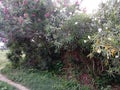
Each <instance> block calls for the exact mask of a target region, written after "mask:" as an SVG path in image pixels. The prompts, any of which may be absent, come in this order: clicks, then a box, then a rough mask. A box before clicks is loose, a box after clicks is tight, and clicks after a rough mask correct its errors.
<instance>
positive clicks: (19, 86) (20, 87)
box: [0, 74, 29, 90]
mask: <svg viewBox="0 0 120 90" xmlns="http://www.w3.org/2000/svg"><path fill="white" fill-rule="evenodd" d="M0 81H3V82H6V83H7V84H9V85H11V86H13V87H15V88H16V89H18V90H29V89H28V88H26V87H24V86H22V85H21V84H18V83H15V82H13V81H12V80H9V79H8V78H6V77H5V76H4V75H2V74H0Z"/></svg>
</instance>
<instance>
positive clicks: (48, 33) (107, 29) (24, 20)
mask: <svg viewBox="0 0 120 90" xmlns="http://www.w3.org/2000/svg"><path fill="white" fill-rule="evenodd" d="M2 3H3V5H4V8H2V9H1V12H2V14H1V17H2V18H3V20H4V21H2V24H4V27H3V29H5V31H6V32H7V33H8V37H9V38H8V44H7V46H8V48H9V49H10V52H9V53H8V55H7V56H8V59H9V60H10V61H11V63H12V66H13V67H14V68H21V67H22V68H23V67H24V68H26V67H27V68H28V69H33V70H34V69H35V70H36V69H37V70H43V71H44V70H47V71H49V72H52V73H53V72H54V73H56V74H59V75H66V79H68V80H71V79H75V78H76V79H77V80H78V81H79V82H80V84H83V85H88V86H89V87H90V88H92V89H96V88H97V89H98V88H100V89H101V88H104V87H106V86H108V85H110V86H111V87H112V86H114V85H118V86H119V83H120V80H119V78H120V65H119V64H120V57H119V56H120V55H119V53H120V25H119V24H120V22H119V20H120V18H119V16H120V15H119V13H120V11H119V7H120V5H119V4H120V1H119V0H114V1H112V0H108V2H106V3H102V4H101V6H100V7H99V10H98V12H96V13H95V14H94V15H92V16H89V15H87V14H86V13H84V11H82V10H81V9H79V5H80V4H78V3H77V2H76V3H75V4H73V5H68V6H66V5H64V4H65V2H64V3H63V2H60V1H59V2H58V3H59V4H60V5H61V6H60V7H56V6H54V4H53V3H52V1H51V0H45V1H44V0H35V1H33V0H29V1H28V0H10V1H7V0H5V1H3V2H2ZM68 3H69V0H68ZM8 5H9V7H11V8H8ZM48 5H50V6H51V8H49V7H48ZM76 11H79V12H81V13H77V12H76ZM6 22H7V23H6ZM22 73H24V72H22ZM26 73H27V71H26ZM36 76H37V74H36ZM73 87H74V86H73ZM75 87H77V86H75ZM107 88H108V87H107Z"/></svg>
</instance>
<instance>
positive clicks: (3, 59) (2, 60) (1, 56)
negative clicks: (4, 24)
mask: <svg viewBox="0 0 120 90" xmlns="http://www.w3.org/2000/svg"><path fill="white" fill-rule="evenodd" d="M7 52H8V50H3V51H2V50H0V70H1V69H2V68H4V67H5V66H6V65H7V64H8V63H9V61H8V59H7V56H6V53H7Z"/></svg>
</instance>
